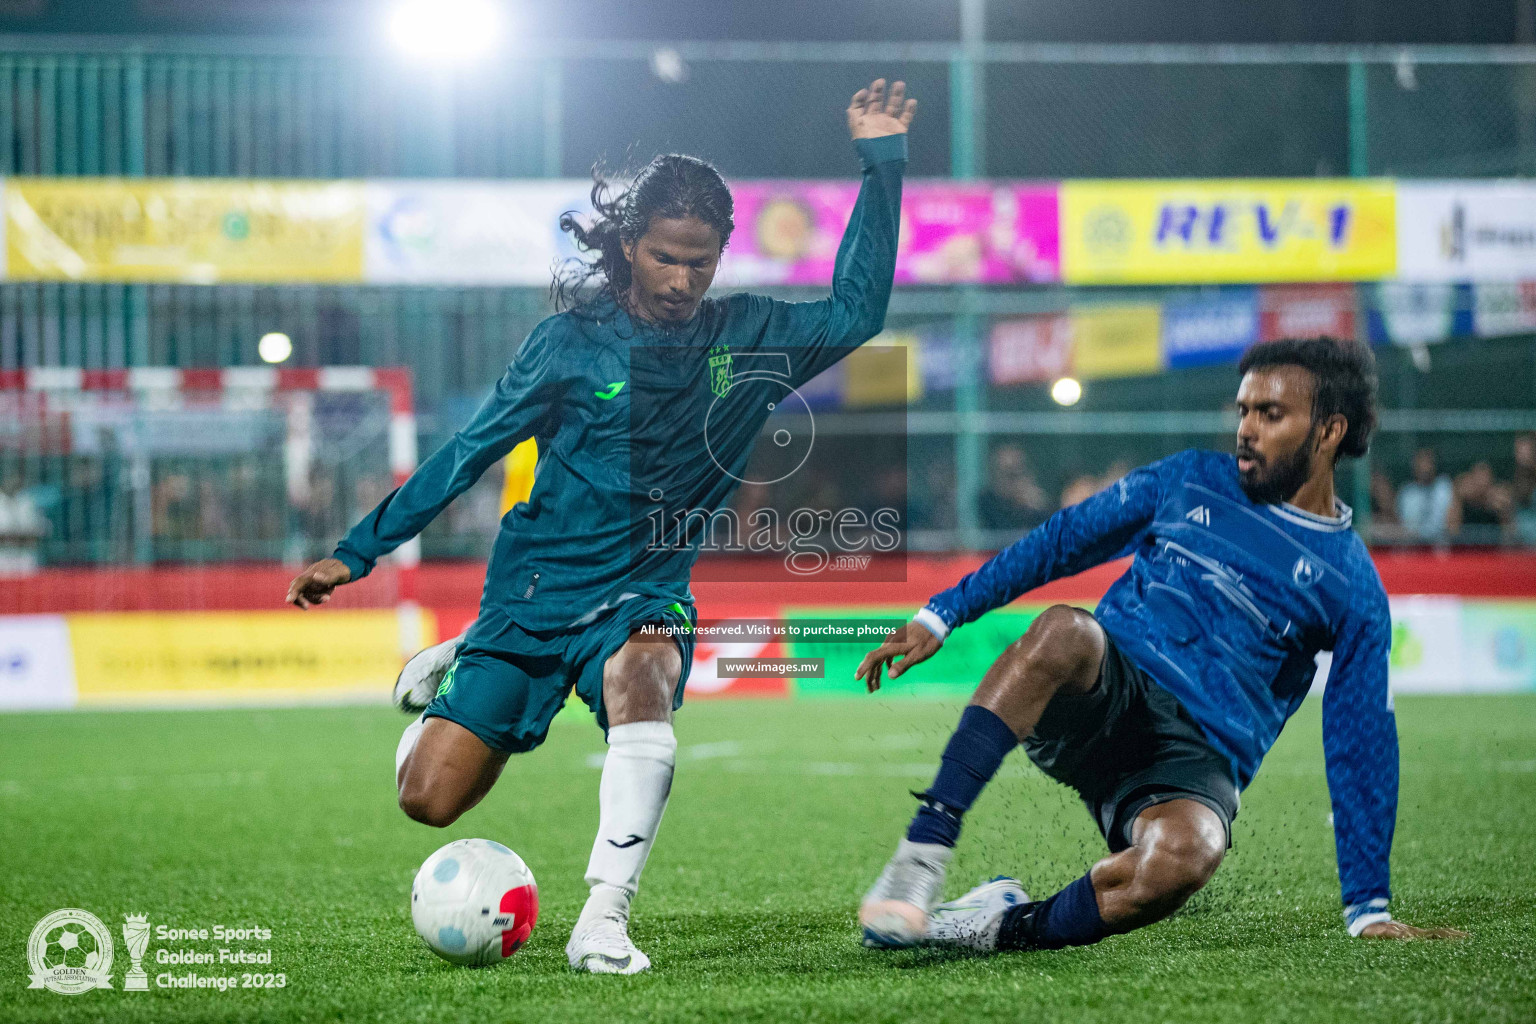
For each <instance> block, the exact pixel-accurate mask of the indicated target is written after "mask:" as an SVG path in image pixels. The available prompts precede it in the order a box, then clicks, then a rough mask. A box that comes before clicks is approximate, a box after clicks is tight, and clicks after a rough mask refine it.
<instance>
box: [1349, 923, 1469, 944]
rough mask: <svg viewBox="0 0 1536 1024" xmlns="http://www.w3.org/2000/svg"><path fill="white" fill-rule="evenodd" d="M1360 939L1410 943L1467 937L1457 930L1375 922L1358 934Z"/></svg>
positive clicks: (1466, 934) (1464, 933) (1465, 933)
mask: <svg viewBox="0 0 1536 1024" xmlns="http://www.w3.org/2000/svg"><path fill="white" fill-rule="evenodd" d="M1360 935H1361V937H1363V938H1367V939H1397V940H1398V941H1400V942H1412V941H1415V940H1417V939H1465V938H1468V937H1469V935H1468V933H1467V932H1464V931H1462V930H1460V929H1459V928H1415V927H1414V926H1413V925H1411V924H1404V923H1403V922H1402V921H1377V922H1376V923H1375V924H1368V925H1366V926H1365V928H1364V930H1362V931H1361V932H1360Z"/></svg>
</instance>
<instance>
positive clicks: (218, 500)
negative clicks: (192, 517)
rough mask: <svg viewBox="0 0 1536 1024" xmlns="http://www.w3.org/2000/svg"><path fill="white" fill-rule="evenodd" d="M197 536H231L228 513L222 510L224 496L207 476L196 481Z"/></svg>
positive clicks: (207, 537)
mask: <svg viewBox="0 0 1536 1024" xmlns="http://www.w3.org/2000/svg"><path fill="white" fill-rule="evenodd" d="M197 536H198V539H199V540H229V539H230V538H231V537H233V533H232V532H231V531H230V528H229V515H228V514H227V513H226V512H225V510H224V496H223V495H222V494H220V493H219V489H218V488H217V487H216V486H215V485H214V482H213V480H212V479H210V478H209V477H207V476H204V477H202V478H201V479H199V480H198V482H197ZM220 554H222V551H220ZM214 557H219V555H218V554H215V556H214Z"/></svg>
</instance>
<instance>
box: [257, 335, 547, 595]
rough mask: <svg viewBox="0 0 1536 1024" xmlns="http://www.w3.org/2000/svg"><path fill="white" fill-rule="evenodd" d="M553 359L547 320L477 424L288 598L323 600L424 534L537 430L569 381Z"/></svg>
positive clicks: (294, 586)
mask: <svg viewBox="0 0 1536 1024" xmlns="http://www.w3.org/2000/svg"><path fill="white" fill-rule="evenodd" d="M553 363H554V352H553V343H552V342H551V341H550V339H549V336H548V331H547V329H546V328H545V327H544V326H543V325H540V327H539V328H536V329H535V330H534V332H533V333H532V334H531V335H529V336H528V339H527V340H526V341H524V342H523V345H522V347H521V348H519V349H518V352H517V356H516V358H515V359H513V361H512V364H511V365H510V366H508V367H507V372H506V373H505V374H503V376H502V378H501V380H499V381H498V382H497V383H496V387H495V390H493V391H492V392H491V394H490V395H489V396H488V397H487V398H486V400H485V401H484V402H483V403H482V404H481V406H480V408H479V410H478V411H476V413H475V415H474V417H473V418H472V419H471V420H470V421H469V423H467V424H466V425H465V426H464V427H463V429H461V430H460V431H459V432H458V433H456V434H454V435H453V437H452V438H451V439H450V440H449V441H448V442H447V443H446V444H444V445H443V446H442V447H441V448H439V449H438V450H437V451H436V452H433V453H432V455H431V457H429V458H428V459H427V460H426V461H425V462H423V463H422V464H421V465H420V466H418V467H417V468H416V471H415V472H414V473H412V474H411V475H410V478H409V479H407V480H406V481H405V483H403V484H401V485H400V486H399V487H398V488H396V489H395V490H393V491H391V492H390V493H389V494H388V495H387V496H386V497H385V498H384V500H383V501H381V502H379V505H378V507H377V508H375V509H374V510H373V511H372V512H369V513H368V514H367V515H366V516H364V517H363V519H362V521H361V522H359V523H358V524H357V525H356V526H354V527H352V529H351V530H350V531H349V532H348V533H347V535H346V536H345V537H344V538H342V540H341V543H339V544H337V545H336V550H335V552H334V553H333V554H332V556H331V557H330V558H326V559H322V560H321V561H319V562H316V563H315V564H314V565H311V566H310V567H309V568H308V569H305V570H304V572H303V573H301V574H300V575H299V576H298V577H297V578H295V579H294V581H293V583H292V584H290V585H289V588H288V598H287V600H288V603H290V604H293V605H296V606H297V607H299V608H307V607H309V606H310V605H311V604H323V603H325V601H327V600H328V599H329V598H330V592H331V591H332V590H334V589H335V588H336V587H337V586H338V585H340V584H342V583H350V582H353V581H356V580H360V579H362V578H363V577H364V576H366V575H368V574H369V573H370V572H372V571H373V567H374V565H375V563H377V562H378V560H379V559H380V558H382V557H383V556H384V555H386V554H388V553H389V552H391V551H393V550H395V548H397V547H399V546H400V545H401V544H404V543H405V542H406V541H408V540H410V539H411V538H412V537H414V536H416V535H417V534H418V533H420V532H421V531H422V530H423V529H425V528H426V526H427V524H428V523H430V522H431V521H432V520H433V519H435V518H437V516H438V513H440V512H442V510H443V509H445V508H447V507H448V504H449V503H450V502H451V501H453V499H454V498H456V497H458V496H459V495H460V494H463V493H464V492H465V491H466V490H468V489H469V487H470V486H471V485H472V484H473V483H474V482H475V481H476V480H478V479H480V476H481V474H483V473H484V472H485V471H486V470H487V469H488V468H490V466H491V465H492V464H494V463H495V462H496V461H497V460H499V459H501V458H502V457H503V456H505V455H506V454H507V453H508V452H510V451H511V450H512V449H513V448H514V447H515V446H517V445H518V444H519V443H520V442H522V441H524V440H526V439H528V438H529V437H532V436H533V435H534V433H535V432H536V431H537V430H538V427H539V424H540V422H541V421H542V420H543V418H544V417H545V415H546V414H547V413H548V412H549V410H550V408H551V407H552V406H553V405H554V403H555V402H556V401H558V399H559V396H560V392H561V389H562V387H563V382H562V378H561V375H560V374H559V373H558V372H557V371H556V370H555V368H554V366H553Z"/></svg>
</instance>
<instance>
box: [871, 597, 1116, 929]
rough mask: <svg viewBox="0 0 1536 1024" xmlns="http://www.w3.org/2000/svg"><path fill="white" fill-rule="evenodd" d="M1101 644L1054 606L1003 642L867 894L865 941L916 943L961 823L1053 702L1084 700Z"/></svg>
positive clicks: (1075, 612) (1082, 621) (1085, 617)
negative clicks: (1018, 634)
mask: <svg viewBox="0 0 1536 1024" xmlns="http://www.w3.org/2000/svg"><path fill="white" fill-rule="evenodd" d="M1105 649H1106V640H1105V636H1104V631H1103V629H1102V628H1101V627H1100V626H1099V624H1098V623H1097V622H1095V621H1094V619H1093V616H1091V615H1089V614H1088V613H1087V612H1085V611H1082V610H1081V609H1078V608H1072V607H1070V606H1067V605H1054V606H1052V607H1050V608H1047V609H1046V610H1045V611H1044V612H1042V613H1041V614H1040V615H1039V616H1038V617H1036V619H1035V621H1034V622H1032V623H1031V624H1030V626H1029V629H1028V630H1027V631H1026V632H1025V633H1024V635H1023V636H1022V637H1020V638H1019V639H1018V640H1015V641H1014V642H1013V643H1011V644H1009V645H1008V647H1007V648H1006V649H1005V650H1004V651H1003V653H1002V655H1001V656H1000V657H998V659H997V660H996V661H995V662H993V663H992V667H991V668H989V669H988V670H987V674H986V675H985V676H984V677H983V678H982V681H981V685H980V686H979V687H977V689H976V694H975V696H974V697H972V698H971V704H970V706H969V707H967V708H966V709H965V712H964V713H963V714H962V715H961V716H960V725H959V727H958V728H957V729H956V730H955V732H954V734H953V735H952V736H951V737H950V740H949V743H948V745H947V746H946V747H945V748H944V755H943V760H942V762H941V765H940V768H939V772H938V775H937V776H936V777H935V778H934V780H933V784H932V785H931V786H929V787H928V790H927V791H926V792H925V793H923V794H921V796H920V799H921V800H922V805H921V806H920V807H919V808H918V811H917V814H916V816H915V817H914V818H913V819H912V823H911V825H910V826H909V827H908V828H907V834H906V838H904V839H903V840H902V841H901V842H900V844H898V846H897V848H896V853H895V855H894V856H893V857H892V858H891V860H890V861H889V863H887V864H886V867H885V870H884V872H883V873H882V874H881V875H880V878H879V879H878V880H877V881H876V882H875V884H874V886H873V887H872V888H871V889H870V890H869V892H868V893H867V894H866V895H865V897H864V902H863V904H862V905H861V906H860V908H859V921H860V923H861V924H862V925H863V927H864V939H865V943H866V944H868V945H875V946H901V945H910V944H913V943H915V942H918V941H920V940H921V939H922V937H923V935H924V932H925V930H926V928H927V914H928V910H929V908H930V907H931V906H932V905H933V904H934V903H935V902H936V901H937V899H938V896H939V893H940V890H941V889H942V888H943V884H944V872H945V869H946V868H947V867H948V864H949V859H950V856H951V854H952V853H953V852H954V846H955V843H956V842H957V841H958V839H959V838H960V819H961V817H962V816H963V815H964V814H965V812H966V811H968V810H970V807H971V805H972V804H973V803H974V802H975V801H976V798H977V797H978V796H979V795H980V794H981V791H982V789H983V788H984V787H985V786H986V785H987V783H988V782H990V781H991V779H992V776H993V775H995V774H996V773H997V770H998V768H999V767H1000V766H1001V765H1002V763H1003V759H1004V758H1005V757H1006V756H1007V755H1008V753H1009V751H1011V750H1012V749H1013V748H1014V747H1015V746H1017V745H1018V742H1019V739H1020V738H1021V737H1024V736H1028V735H1029V734H1030V733H1031V732H1032V731H1033V730H1034V728H1035V725H1036V723H1038V722H1039V720H1040V718H1041V715H1042V714H1043V713H1044V712H1045V709H1046V707H1047V706H1048V705H1050V704H1051V703H1052V702H1053V701H1057V700H1067V701H1070V700H1081V699H1087V698H1086V697H1084V696H1083V695H1087V694H1089V693H1090V691H1092V690H1094V687H1095V683H1096V681H1097V679H1098V678H1099V675H1100V669H1101V666H1102V664H1103V662H1104V652H1105Z"/></svg>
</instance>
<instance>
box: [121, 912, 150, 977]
mask: <svg viewBox="0 0 1536 1024" xmlns="http://www.w3.org/2000/svg"><path fill="white" fill-rule="evenodd" d="M123 918H124V920H125V921H126V922H127V923H126V924H124V925H123V942H124V944H125V945H127V947H128V957H129V959H131V960H132V961H133V964H132V966H130V967H129V968H128V973H127V975H126V976H124V978H123V991H124V992H147V991H149V975H147V974H145V973H144V947H145V946H147V945H149V920H148V918H147V917H146V916H145V915H144V914H124V915H123Z"/></svg>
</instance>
